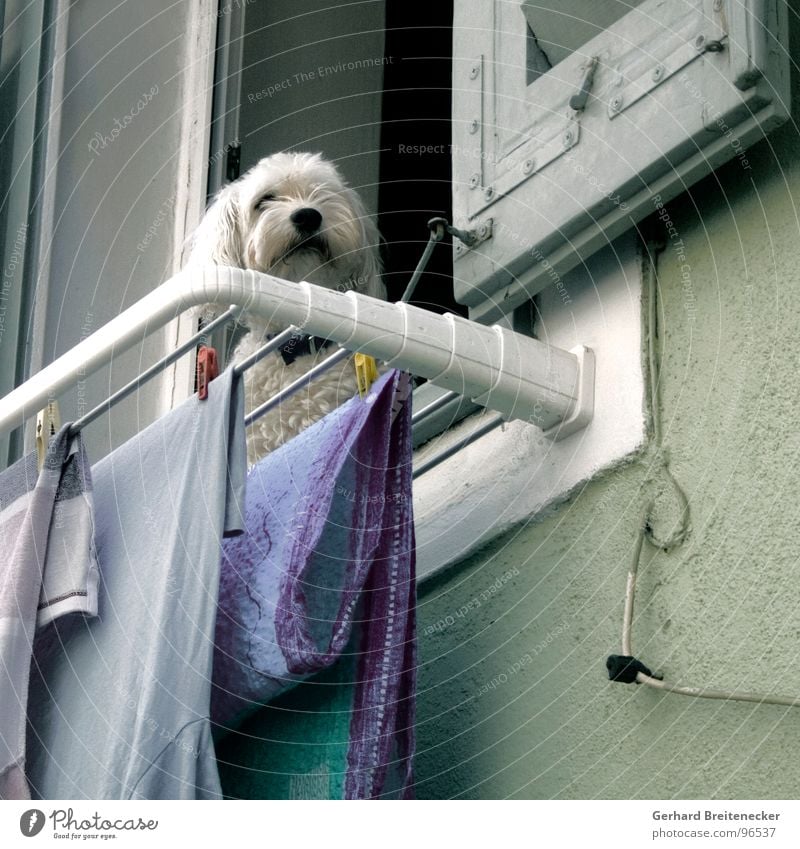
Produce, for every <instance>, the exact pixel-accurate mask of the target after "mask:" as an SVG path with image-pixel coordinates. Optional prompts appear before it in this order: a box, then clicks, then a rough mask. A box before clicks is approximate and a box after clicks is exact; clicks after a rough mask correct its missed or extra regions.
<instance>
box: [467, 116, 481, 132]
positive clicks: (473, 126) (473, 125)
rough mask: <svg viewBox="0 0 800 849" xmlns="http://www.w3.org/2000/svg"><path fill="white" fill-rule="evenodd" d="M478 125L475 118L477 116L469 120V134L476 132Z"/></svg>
mask: <svg viewBox="0 0 800 849" xmlns="http://www.w3.org/2000/svg"><path fill="white" fill-rule="evenodd" d="M479 126H480V125H479V124H478V119H477V118H473V119H472V120H471V121H470V122H469V132H470V135H475V133H477V132H478V127H479Z"/></svg>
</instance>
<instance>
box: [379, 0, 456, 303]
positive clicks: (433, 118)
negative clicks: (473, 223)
mask: <svg viewBox="0 0 800 849" xmlns="http://www.w3.org/2000/svg"><path fill="white" fill-rule="evenodd" d="M421 22H422V23H421ZM452 24H453V3H452V0H448V2H440V3H430V2H428V3H420V2H411V3H409V2H401V0H387V3H386V42H385V43H386V46H385V55H386V57H387V62H386V64H385V65H384V93H383V103H382V116H381V120H382V126H381V160H380V194H379V210H380V213H379V221H378V223H379V226H380V230H381V234H382V235H383V238H384V239H385V240H386V244H385V250H384V266H385V273H384V280H385V282H386V286H387V289H388V292H389V300H391V301H394V300H397V299H399V298H400V296H401V295H402V294H403V291H404V290H405V287H406V285H407V283H408V281H409V278H410V277H411V274H412V273H413V271H414V268H415V267H416V265H417V262H418V261H419V258H420V256H421V255H422V251H423V250H424V248H425V243H426V242H427V240H428V235H429V232H428V229H427V222H428V220H429V219H430V218H433V217H435V216H444V217H445V218H447V220H448V221H451V222H452V200H451V197H452V196H451V180H452V167H451V148H450V141H451V135H450V121H451V81H452V70H451V69H452V50H453V48H452ZM412 303H413V304H415V305H417V306H421V307H425V308H428V309H431V310H434V311H436V312H458V313H459V314H461V315H466V309H465V308H464V307H462V306H461V305H459V304H456V302H455V300H454V298H453V259H452V250H451V247H450V243H449V237H448V239H446V240H445V242H443V243H442V244H440V245H437V247H436V250H435V251H434V253H433V256H432V257H431V261H430V263H429V264H428V268H427V271H426V273H425V274H424V275H423V276H422V279H421V280H420V282H419V285H418V286H417V289H416V292H415V294H414V297H413V299H412Z"/></svg>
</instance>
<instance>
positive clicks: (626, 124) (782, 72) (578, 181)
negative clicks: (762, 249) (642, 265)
mask: <svg viewBox="0 0 800 849" xmlns="http://www.w3.org/2000/svg"><path fill="white" fill-rule="evenodd" d="M787 17H788V13H787V9H786V4H785V2H784V0H721V2H720V0H670V2H663V0H643V1H642V2H640V3H638V4H636V3H633V2H628V3H621V2H610V1H608V2H602V3H597V2H590V0H568V1H567V2H559V3H556V2H555V0H552V2H549V3H548V2H546V0H538V2H531V0H511V2H508V0H506V1H505V2H504V0H491V2H487V0H456V4H455V25H454V33H455V34H454V64H453V172H454V174H453V205H454V218H455V220H456V223H457V225H458V226H460V227H465V228H471V229H475V230H476V231H478V232H480V233H482V234H484V236H486V235H487V234H488V238H484V239H483V241H480V242H479V243H478V244H477V245H475V246H474V247H472V248H469V249H468V248H465V247H464V246H456V248H455V287H456V298H457V300H459V301H460V302H461V303H463V304H466V305H468V306H469V307H470V317H472V318H475V319H478V320H484V321H493V320H497V319H498V318H499V317H500V316H501V315H503V314H505V313H508V312H510V311H511V310H512V309H513V308H514V307H516V306H517V305H519V304H520V303H522V302H523V301H525V300H527V299H528V298H530V297H531V296H532V295H534V294H536V292H538V291H540V290H541V289H542V288H544V287H545V286H547V285H549V284H550V283H552V282H553V281H554V279H557V275H560V274H563V273H564V272H566V271H567V270H569V269H570V268H572V267H574V266H575V265H577V264H578V263H579V262H580V261H581V260H582V259H585V258H586V257H588V256H589V255H591V254H592V253H594V252H595V251H596V250H598V249H599V248H600V247H602V246H603V245H605V244H607V243H608V242H609V241H610V239H612V238H614V237H615V236H616V235H618V234H620V233H622V232H623V231H625V230H627V229H629V228H630V227H631V226H632V225H633V224H635V223H636V222H637V221H638V220H640V219H642V218H643V217H645V216H647V215H649V214H650V213H652V212H653V211H655V209H656V205H655V203H656V196H659V197H660V200H661V201H662V202H664V201H667V200H669V199H671V198H672V197H674V196H676V195H677V194H679V193H680V192H682V191H684V190H685V189H686V188H688V187H689V186H690V185H691V184H692V183H694V182H696V181H697V180H698V179H700V178H701V177H703V176H705V175H706V174H707V173H709V172H710V171H711V170H713V169H714V168H716V167H718V166H719V165H720V164H722V163H723V162H725V161H727V160H729V159H731V158H734V157H737V156H738V157H739V158H740V160H741V161H742V167H743V168H744V169H746V168H747V161H746V153H745V148H746V146H747V145H750V144H752V143H753V142H755V141H757V140H758V139H760V138H761V137H763V136H764V135H765V134H766V133H768V132H769V131H770V130H771V129H773V128H774V127H775V126H777V125H779V124H780V123H782V122H783V121H785V120H786V118H787V117H788V105H789V93H788V85H789V56H788V50H787V41H788V32H787V31H788V20H787ZM601 27H605V28H604V29H601ZM537 30H538V31H537ZM593 32H597V34H596V35H595V36H594V37H592V38H590V40H589V41H587V42H586V43H583V44H581V43H580V39H582V38H583V37H586V35H590V34H591V33H593ZM567 36H569V38H572V39H573V40H575V41H577V43H576V44H574V45H569V44H566V45H565V44H563V43H562V42H564V41H565V40H566V39H567ZM548 51H549V52H548ZM542 54H544V55H542ZM559 59H560V60H561V61H558V60H559ZM548 64H550V65H552V67H551V68H550V69H549V70H548V69H547V65H548ZM582 90H583V97H581V96H580V93H581V91H582ZM576 95H578V97H577V99H574V98H575V96H576ZM581 101H583V103H581ZM576 106H577V107H578V108H574V107H576ZM582 106H583V108H581V107H582Z"/></svg>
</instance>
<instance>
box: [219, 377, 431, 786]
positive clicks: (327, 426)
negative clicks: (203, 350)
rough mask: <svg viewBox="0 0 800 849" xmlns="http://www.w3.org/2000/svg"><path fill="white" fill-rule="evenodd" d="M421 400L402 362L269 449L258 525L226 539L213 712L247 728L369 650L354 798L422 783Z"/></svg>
mask: <svg viewBox="0 0 800 849" xmlns="http://www.w3.org/2000/svg"><path fill="white" fill-rule="evenodd" d="M410 397H411V387H410V382H409V379H408V377H407V376H406V375H402V374H400V373H398V372H390V373H389V374H387V375H384V376H383V377H382V378H381V379H380V380H379V381H378V382H377V383H376V384H375V385H374V386H373V388H372V390H371V391H370V393H369V395H368V396H367V398H365V399H363V400H362V399H361V398H353V399H352V400H351V401H349V402H348V403H347V404H345V405H343V406H342V407H340V408H338V409H337V410H335V411H334V412H333V413H331V414H330V415H328V416H326V417H325V418H324V419H323V420H322V421H319V422H317V423H316V424H315V425H313V426H312V427H311V428H309V429H308V430H306V431H304V432H303V433H301V434H300V435H299V436H297V437H295V438H294V439H292V440H290V441H289V442H288V443H286V444H285V445H284V446H282V447H281V448H280V449H279V450H277V451H275V452H273V453H272V454H270V455H268V456H267V457H266V458H264V459H263V460H262V461H261V462H260V463H259V464H258V465H256V466H255V467H254V468H253V469H252V470H251V473H250V476H249V478H248V481H247V498H246V510H245V526H246V533H245V534H244V535H242V536H241V537H238V538H237V539H232V540H226V541H225V543H224V546H223V562H222V575H221V581H220V598H219V610H218V615H217V628H216V648H215V656H214V673H213V688H212V701H211V716H212V721H215V722H218V723H220V724H222V725H225V726H228V727H233V726H235V725H236V724H238V723H239V722H241V721H242V720H243V719H244V718H245V717H246V716H247V715H248V714H249V713H251V712H253V710H254V709H256V708H257V707H258V706H260V705H261V704H263V703H265V702H266V701H268V700H269V699H271V698H272V697H274V696H275V695H277V694H279V693H281V692H284V691H286V690H287V689H289V688H290V687H291V686H292V685H293V684H295V683H296V682H298V681H300V680H303V679H304V678H306V677H308V676H309V675H311V674H313V673H314V672H317V671H319V670H321V669H324V668H326V667H328V666H330V665H332V664H333V663H335V662H337V661H340V662H352V661H355V662H354V663H352V666H353V668H354V670H355V674H354V675H353V679H354V680H353V681H352V684H351V685H348V686H351V689H352V695H351V718H350V736H349V743H348V750H347V763H346V764H342V765H339V768H340V769H343V770H346V776H345V782H344V796H345V798H375V797H378V796H384V797H385V796H394V797H399V798H408V797H409V796H410V795H411V787H412V783H413V779H412V758H413V753H414V704H415V702H414V699H415V684H416V672H415V667H416V621H415V574H414V528H413V513H412V502H411V403H410ZM331 768H332V769H336V768H337V765H331Z"/></svg>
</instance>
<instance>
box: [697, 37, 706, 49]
mask: <svg viewBox="0 0 800 849" xmlns="http://www.w3.org/2000/svg"><path fill="white" fill-rule="evenodd" d="M694 46H695V49H696V50H704V49H705V46H706V37H705V36H704V35H698V36H697V38H696V39H695V40H694Z"/></svg>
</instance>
